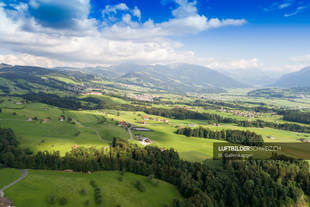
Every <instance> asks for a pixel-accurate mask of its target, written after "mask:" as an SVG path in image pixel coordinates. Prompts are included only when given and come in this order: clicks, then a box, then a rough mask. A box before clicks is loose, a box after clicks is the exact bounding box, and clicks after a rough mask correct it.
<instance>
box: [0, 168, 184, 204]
mask: <svg viewBox="0 0 310 207" xmlns="http://www.w3.org/2000/svg"><path fill="white" fill-rule="evenodd" d="M1 171H2V170H0V173H1ZM28 172H29V174H28V176H27V177H26V178H25V179H24V180H22V181H21V182H20V183H18V184H16V185H14V186H13V187H11V188H9V189H8V190H6V191H5V194H6V196H8V197H10V198H11V199H12V200H13V201H14V204H15V205H16V206H32V207H42V206H62V205H60V204H59V200H60V199H61V198H62V197H65V198H66V199H67V204H66V205H65V206H68V207H79V206H81V207H82V206H86V205H85V202H86V201H89V204H88V205H87V206H89V207H95V206H98V205H96V204H95V200H94V198H95V193H94V189H93V187H92V186H91V185H90V181H91V180H94V181H95V182H96V184H97V185H98V187H99V188H100V189H101V193H102V198H103V202H102V206H111V207H116V206H124V207H125V206H126V207H157V206H164V205H165V204H166V205H171V204H172V201H173V200H174V199H181V196H180V194H179V193H178V191H177V189H176V187H174V186H172V185H171V184H168V183H166V182H163V181H160V180H155V179H153V180H152V181H151V182H150V181H149V180H148V178H147V177H144V176H140V175H135V174H132V173H125V174H124V175H121V174H120V173H119V172H116V171H104V172H95V173H92V174H91V175H89V174H87V173H70V172H59V171H42V170H29V171H28ZM136 181H140V182H141V183H142V185H143V186H144V187H145V191H144V192H140V191H139V190H138V189H137V188H136V187H135V183H136ZM82 189H83V190H85V195H84V194H81V192H80V191H81V190H82ZM50 195H55V196H56V200H57V203H56V204H54V205H49V204H48V198H49V196H50Z"/></svg>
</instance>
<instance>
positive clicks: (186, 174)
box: [0, 129, 310, 207]
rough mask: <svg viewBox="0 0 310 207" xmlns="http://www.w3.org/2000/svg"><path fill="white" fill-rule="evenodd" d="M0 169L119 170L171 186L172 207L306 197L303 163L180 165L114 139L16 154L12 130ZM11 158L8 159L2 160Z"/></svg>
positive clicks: (270, 203)
mask: <svg viewBox="0 0 310 207" xmlns="http://www.w3.org/2000/svg"><path fill="white" fill-rule="evenodd" d="M3 134H5V136H0V139H1V148H0V149H1V152H0V153H1V157H0V163H2V164H3V165H5V166H7V167H15V168H28V169H46V170H65V169H72V170H74V171H81V172H87V171H97V170H120V171H128V172H132V173H136V174H140V175H145V176H148V175H154V177H156V178H158V179H161V180H165V181H167V182H169V183H171V184H173V185H175V186H177V188H178V190H179V191H180V193H181V194H182V196H183V197H184V198H185V200H184V201H178V202H174V206H175V207H182V206H183V207H225V206H229V207H239V206H242V207H279V206H293V205H296V204H297V203H298V202H301V201H302V198H303V195H304V194H306V195H310V177H309V168H308V163H307V162H304V161H297V160H287V161H283V160H265V161H262V160H250V161H236V160H229V161H226V160H224V161H216V162H218V165H217V166H218V167H217V168H214V167H212V166H209V165H208V164H207V162H205V163H198V162H188V161H184V160H181V159H180V157H179V155H178V153H177V152H176V151H174V150H173V149H168V150H162V149H159V148H157V147H151V146H147V147H145V148H141V147H138V146H137V145H132V144H128V143H127V142H126V141H123V140H121V139H119V138H114V139H113V142H112V144H111V146H110V148H108V149H107V148H106V149H105V148H102V149H95V148H88V149H86V148H77V149H73V150H72V151H70V152H68V153H66V155H65V156H63V157H62V156H60V153H59V152H56V151H54V152H47V151H45V152H38V153H36V154H31V153H26V152H25V151H24V150H20V152H18V149H19V147H18V143H17V141H16V138H14V136H15V135H14V133H13V131H12V130H8V129H1V135H3ZM9 152H11V153H12V155H13V156H12V157H11V158H13V159H7V158H8V156H3V154H6V153H9Z"/></svg>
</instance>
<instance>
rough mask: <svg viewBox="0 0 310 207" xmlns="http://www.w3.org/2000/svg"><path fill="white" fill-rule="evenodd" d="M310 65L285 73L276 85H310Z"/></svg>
mask: <svg viewBox="0 0 310 207" xmlns="http://www.w3.org/2000/svg"><path fill="white" fill-rule="evenodd" d="M309 80H310V67H305V68H302V69H301V70H299V71H297V72H293V73H288V74H285V75H283V76H282V77H281V78H280V79H279V80H278V81H277V82H276V83H275V84H274V86H278V87H283V88H294V87H310V81H309Z"/></svg>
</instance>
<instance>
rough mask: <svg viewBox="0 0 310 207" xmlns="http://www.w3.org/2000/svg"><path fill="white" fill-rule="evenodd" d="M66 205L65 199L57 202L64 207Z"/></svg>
mask: <svg viewBox="0 0 310 207" xmlns="http://www.w3.org/2000/svg"><path fill="white" fill-rule="evenodd" d="M67 203H68V201H67V199H66V198H65V197H62V198H60V200H59V204H60V205H62V206H64V205H66V204H67Z"/></svg>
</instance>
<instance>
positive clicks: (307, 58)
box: [290, 54, 310, 63]
mask: <svg viewBox="0 0 310 207" xmlns="http://www.w3.org/2000/svg"><path fill="white" fill-rule="evenodd" d="M290 60H291V61H294V62H309V63H310V54H308V55H303V56H296V57H291V58H290Z"/></svg>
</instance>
